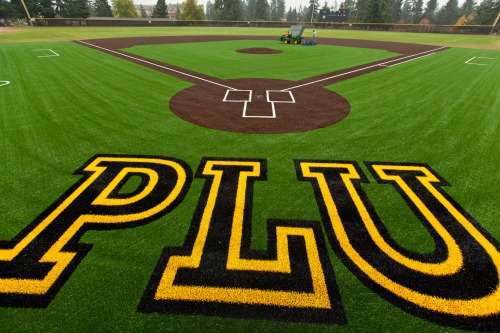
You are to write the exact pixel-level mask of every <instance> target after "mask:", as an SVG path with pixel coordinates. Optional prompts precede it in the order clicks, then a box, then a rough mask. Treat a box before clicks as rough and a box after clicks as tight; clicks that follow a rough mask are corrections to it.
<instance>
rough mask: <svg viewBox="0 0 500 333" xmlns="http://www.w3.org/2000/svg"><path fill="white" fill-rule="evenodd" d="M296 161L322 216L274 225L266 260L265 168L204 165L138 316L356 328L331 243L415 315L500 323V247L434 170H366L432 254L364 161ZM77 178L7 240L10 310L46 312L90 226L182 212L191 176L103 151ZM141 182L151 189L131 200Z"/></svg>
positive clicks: (5, 296)
mask: <svg viewBox="0 0 500 333" xmlns="http://www.w3.org/2000/svg"><path fill="white" fill-rule="evenodd" d="M294 165H295V170H296V174H297V179H298V181H300V182H307V183H310V185H311V191H313V192H314V195H315V198H316V202H317V205H318V210H319V212H320V215H321V221H310V220H308V221H305V220H284V219H272V218H270V219H269V220H268V222H267V233H268V245H267V250H265V251H263V250H254V249H252V247H251V244H250V243H251V234H252V231H251V230H252V218H251V216H252V210H253V207H252V205H253V194H254V184H255V182H265V181H266V179H267V161H266V160H263V159H236V158H234V159H231V158H203V159H202V160H201V162H200V165H199V167H198V170H197V172H196V174H195V177H196V178H199V179H201V180H204V187H203V188H202V190H201V193H200V195H199V201H198V205H197V208H196V209H195V211H194V213H193V218H192V221H191V226H190V229H189V232H188V235H187V237H186V239H185V242H184V245H183V246H180V247H165V249H164V251H163V253H162V254H161V256H160V258H159V260H158V263H157V265H156V268H155V269H154V271H153V272H152V273H151V278H150V281H149V283H148V285H147V286H145V291H144V294H143V296H142V299H141V300H138V303H139V306H138V311H140V312H158V313H180V314H205V315H216V316H234V317H245V318H264V319H273V320H275V319H278V320H284V321H297V320H299V321H305V322H312V323H324V324H334V325H346V324H348V322H347V317H346V313H345V310H344V307H343V302H342V299H341V298H340V292H339V287H338V285H337V280H336V276H335V271H334V269H333V268H332V263H331V260H332V258H331V257H330V256H329V254H328V247H330V248H331V249H332V250H333V251H334V252H335V254H336V255H337V256H338V257H339V258H340V259H341V260H342V262H343V263H344V264H345V266H346V267H347V268H349V270H351V271H352V272H353V274H354V275H355V276H356V277H358V278H359V280H360V281H362V282H363V283H364V284H365V285H366V286H368V287H369V288H370V289H371V290H373V291H374V292H375V293H377V294H379V295H381V296H382V297H383V298H385V299H386V300H388V301H389V302H391V303H392V304H394V305H395V306H397V307H400V308H401V309H403V310H405V311H407V312H409V313H411V314H413V315H416V316H419V317H421V318H424V319H426V320H430V321H434V322H437V323H439V324H443V325H450V326H460V327H467V328H473V329H474V328H475V329H498V328H499V327H498V318H499V315H500V282H499V281H500V252H499V244H498V242H497V241H496V240H495V239H494V238H493V237H492V236H491V235H489V234H488V233H487V232H486V231H485V230H483V229H482V228H481V226H480V225H479V224H478V223H477V222H476V221H475V220H474V219H473V218H472V217H471V216H470V215H469V214H468V213H467V212H466V211H464V209H462V208H461V207H460V206H459V205H458V204H457V203H456V202H455V201H454V200H453V199H452V198H451V197H450V196H449V195H448V194H447V193H446V192H445V191H443V190H442V186H446V185H447V183H446V181H445V180H444V179H442V178H441V177H440V176H439V175H438V174H437V173H436V172H435V171H434V170H432V169H431V168H430V167H429V166H427V165H425V164H404V163H386V162H366V163H365V165H366V167H367V168H368V170H369V171H370V172H371V173H372V174H373V177H374V178H375V179H376V181H377V182H378V183H380V184H389V185H391V186H392V187H394V189H395V190H396V191H397V193H399V194H400V195H401V197H402V198H403V199H404V201H405V202H406V204H407V205H408V207H410V208H411V210H412V211H413V212H414V214H415V216H416V217H417V218H418V219H419V220H420V221H421V222H422V224H423V225H424V226H425V227H426V228H427V230H429V232H430V234H431V235H432V237H433V239H434V242H435V250H434V251H433V252H432V253H431V254H425V255H424V254H418V253H415V252H412V251H409V250H407V249H405V248H404V247H402V246H400V245H399V244H397V242H395V241H394V239H392V238H391V237H390V235H389V234H388V232H387V231H386V229H385V227H384V223H383V220H382V219H381V218H380V217H379V215H378V214H377V212H376V211H375V208H374V206H373V205H372V203H371V202H370V200H369V199H368V196H367V195H366V193H365V192H364V190H363V188H362V186H361V185H362V184H363V183H367V182H368V180H367V178H366V176H365V175H364V174H363V172H362V170H361V168H360V166H359V165H358V163H356V162H352V161H331V160H322V161H318V160H295V161H294ZM77 173H78V174H81V175H82V179H81V180H79V181H78V182H77V183H76V184H75V185H74V186H72V187H71V188H70V189H69V190H68V191H67V192H66V193H65V194H63V195H62V196H61V197H60V198H59V199H58V200H57V201H56V202H55V203H54V204H53V205H51V206H50V207H49V208H47V210H45V212H43V213H42V214H41V215H40V216H39V217H37V218H36V219H35V220H34V221H33V222H32V223H31V224H30V225H29V226H28V227H27V228H26V229H25V230H23V231H22V232H21V233H19V235H17V236H16V237H14V239H13V240H12V241H10V242H3V243H2V244H1V246H0V267H1V270H0V304H1V305H3V306H10V307H13V306H14V307H15V306H22V307H45V306H47V305H48V304H50V303H51V302H53V301H54V300H53V299H54V297H55V295H56V294H57V293H58V291H59V290H60V288H61V287H62V286H63V285H64V283H65V282H66V281H67V280H68V279H69V278H71V275H72V273H73V271H74V270H75V269H77V267H78V265H79V263H80V262H81V261H82V260H84V258H85V255H86V254H87V253H88V251H90V246H89V245H85V244H80V243H79V240H80V238H81V237H82V236H83V234H84V233H85V232H86V231H87V230H92V229H93V230H103V232H105V231H104V230H109V229H118V228H131V227H136V226H139V225H143V224H146V223H153V221H154V220H156V219H158V218H160V217H162V216H164V215H166V214H169V213H170V212H172V211H173V210H174V209H176V207H177V206H178V205H179V204H180V203H181V202H182V201H183V199H184V197H185V195H186V194H187V192H188V191H189V190H190V185H191V183H192V181H193V174H192V171H191V168H190V166H189V165H188V164H187V163H185V162H184V161H182V160H179V159H176V158H167V157H152V156H110V155H102V156H101V155H98V156H95V157H93V158H91V159H90V160H89V161H88V162H87V163H86V164H85V165H83V166H82V167H81V168H80V169H79V170H77ZM131 177H136V178H139V179H140V182H139V184H138V185H137V186H136V187H135V188H134V190H133V191H130V192H127V193H123V192H122V191H121V189H122V188H123V186H125V184H126V183H127V181H128V180H130V179H131ZM380 186H384V185H380ZM295 204H298V203H295ZM325 239H326V241H325ZM54 302H55V301H54ZM365 306H369V305H365Z"/></svg>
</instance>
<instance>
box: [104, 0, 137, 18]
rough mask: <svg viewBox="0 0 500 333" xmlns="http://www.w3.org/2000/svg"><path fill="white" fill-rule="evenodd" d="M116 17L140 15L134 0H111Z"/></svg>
mask: <svg viewBox="0 0 500 333" xmlns="http://www.w3.org/2000/svg"><path fill="white" fill-rule="evenodd" d="M111 3H112V6H113V13H114V16H116V17H139V13H137V11H136V10H135V7H134V2H133V1H132V0H111Z"/></svg>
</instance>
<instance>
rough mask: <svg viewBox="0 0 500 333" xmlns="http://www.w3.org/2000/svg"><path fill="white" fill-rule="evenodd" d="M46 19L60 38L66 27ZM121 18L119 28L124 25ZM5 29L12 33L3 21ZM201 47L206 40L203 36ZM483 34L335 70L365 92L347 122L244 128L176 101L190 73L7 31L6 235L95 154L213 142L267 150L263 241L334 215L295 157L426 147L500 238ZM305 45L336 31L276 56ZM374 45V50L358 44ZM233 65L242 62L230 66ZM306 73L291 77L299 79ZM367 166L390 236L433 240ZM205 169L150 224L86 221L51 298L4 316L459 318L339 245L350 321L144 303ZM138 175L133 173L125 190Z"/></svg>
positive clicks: (492, 70) (187, 327)
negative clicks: (206, 123) (374, 274)
mask: <svg viewBox="0 0 500 333" xmlns="http://www.w3.org/2000/svg"><path fill="white" fill-rule="evenodd" d="M41 30H43V29H41ZM61 30H63V31H68V34H69V35H70V37H69V38H73V37H72V36H74V34H78V35H84V32H83V31H90V33H89V35H88V36H89V37H93V38H94V37H96V34H95V32H94V30H92V29H88V30H84V29H75V30H70V29H61ZM29 31H30V32H32V31H35V29H33V30H31V29H30V30H29ZM36 31H38V30H36ZM43 31H44V32H43V33H44V34H47V37H48V38H49V39H50V38H52V35H51V34H52V31H53V30H52V29H46V30H43ZM100 31H105V29H104V30H100ZM110 31H111V32H110V33H111V36H114V32H113V31H116V29H112V30H110ZM145 31H146V33H148V34H149V32H151V31H152V30H141V29H137V31H136V34H139V33H144V32H145ZM182 32H183V33H187V32H186V31H185V30H183V31H182ZM211 32H212V33H213V30H212V31H211ZM265 32H266V33H269V34H273V33H274V32H275V30H270V31H267V30H266V31H265ZM103 33H104V32H103ZM251 33H253V31H252V32H251ZM61 35H62V32H59V33H56V35H55V38H60V36H61ZM365 36H371V35H369V34H367V35H365ZM0 38H1V39H2V40H3V41H5V40H6V38H5V35H0ZM37 38H40V36H38V37H37ZM219 44H224V45H225V46H224V47H225V48H224V49H223V51H221V52H231V45H233V46H232V47H233V48H234V49H237V48H241V43H239V42H236V43H234V44H231V43H219ZM273 45H274V44H273ZM203 46H204V45H203ZM163 47H167V46H162V47H159V48H160V50H159V52H160V53H162V52H163ZM168 47H171V48H172V46H168ZM177 47H179V46H178V45H177V46H175V48H174V49H176V50H182V49H178V48H177ZM192 47H193V48H194V47H196V51H197V52H201V51H200V47H201V46H200V45H192ZM273 47H274V46H273ZM276 47H280V46H278V45H277V46H276ZM479 48H480V46H478V48H477V49H463V48H453V49H449V50H446V51H443V52H439V53H437V54H434V55H432V56H428V57H424V58H421V59H419V60H416V61H412V62H408V63H405V64H401V65H398V66H395V67H391V68H386V69H383V70H380V71H376V72H373V73H370V74H367V75H363V76H360V77H357V78H354V79H350V80H347V81H344V82H341V83H338V84H335V85H331V86H329V87H328V88H329V89H331V90H333V91H335V92H336V93H339V94H341V95H342V96H344V97H345V98H346V99H347V100H348V101H349V102H350V104H351V108H352V109H351V113H350V114H349V116H348V117H347V118H346V119H344V120H343V121H341V122H339V123H338V124H335V125H333V126H330V127H327V128H323V129H319V130H314V131H309V132H304V133H294V134H284V135H245V134H238V133H226V132H222V131H216V130H210V129H206V128H202V127H198V126H195V125H192V124H190V123H188V122H185V121H183V120H181V119H179V118H177V117H176V116H174V115H173V114H172V113H171V112H170V110H169V109H168V101H169V99H170V98H171V97H172V96H173V95H175V94H176V93H177V92H179V91H180V90H182V89H184V88H186V87H189V86H190V85H191V83H188V82H185V81H182V80H180V79H177V78H174V77H171V76H168V75H165V74H162V73H158V72H155V71H153V70H150V69H148V68H145V67H142V66H139V65H136V64H132V63H130V62H127V61H125V60H121V59H118V58H115V57H113V56H110V55H107V54H104V53H102V52H99V51H96V50H93V49H89V48H87V47H84V46H81V45H78V44H75V43H71V42H36V43H35V42H34V43H5V44H2V45H1V47H0V64H1V69H0V81H3V80H6V81H10V84H8V85H4V86H0V124H1V131H0V152H1V153H0V183H1V184H2V185H0V216H1V217H2V219H1V222H0V240H10V239H12V238H14V236H16V235H17V234H18V233H19V232H20V231H21V230H22V229H23V228H24V227H26V226H27V225H28V224H29V223H30V222H31V221H32V220H33V219H34V218H36V217H37V216H38V215H39V214H41V213H42V212H43V211H44V210H45V209H46V208H47V207H49V206H50V205H51V204H52V203H53V202H54V201H55V200H56V199H57V198H58V197H59V196H61V195H62V194H63V193H64V192H65V191H66V190H67V189H68V188H70V187H71V186H72V185H73V184H74V183H75V182H76V181H77V180H79V179H80V176H78V175H73V174H72V173H73V172H74V171H75V170H76V169H78V168H79V167H80V166H82V165H83V164H84V163H85V162H86V161H87V160H89V159H90V158H91V157H92V156H94V155H95V154H125V155H152V156H171V157H175V158H178V159H181V160H184V161H185V162H186V163H187V164H189V165H190V167H191V168H192V169H193V170H196V169H197V167H198V165H199V163H200V161H201V159H202V157H204V156H212V157H232V158H264V159H267V162H268V180H267V181H265V182H257V183H256V184H255V191H254V201H255V203H254V212H253V221H254V222H253V229H252V230H253V232H254V234H253V237H252V240H253V244H252V245H253V247H255V248H260V249H264V248H265V246H266V237H267V236H266V230H265V223H266V219H267V218H282V219H303V220H319V219H320V215H319V212H318V207H317V205H316V203H315V201H314V195H313V191H312V188H311V185H310V184H309V183H307V182H299V181H297V179H296V173H295V170H294V165H293V160H294V159H328V160H347V161H357V162H358V163H360V164H361V163H362V162H363V161H386V162H417V163H427V164H429V166H430V167H432V168H433V169H434V170H436V171H437V172H438V173H439V174H440V175H441V176H442V177H444V178H445V179H446V180H447V181H448V182H449V183H450V184H451V185H452V186H450V187H446V191H447V192H448V193H449V194H450V195H451V196H452V197H453V199H454V200H455V201H457V202H458V203H459V204H460V205H461V206H462V207H463V208H464V209H465V210H466V211H467V212H469V213H470V214H471V215H472V216H473V217H474V218H475V219H476V220H477V221H478V222H479V223H480V224H481V225H482V227H484V228H485V229H486V230H487V231H488V232H489V233H490V234H491V235H492V236H493V237H494V238H495V239H497V240H498V239H500V227H499V225H498V220H499V214H498V202H499V196H498V186H499V184H500V173H499V172H498V169H499V167H500V162H499V159H498V152H499V151H500V117H499V116H498V110H500V90H499V86H498V73H500V61H499V60H500V57H499V54H498V52H497V51H488V50H479ZM44 49H51V50H53V51H55V52H57V53H58V54H59V55H60V56H59V57H39V56H40V55H51V53H50V52H48V51H43V50H44ZM331 49H333V50H334V51H335V52H337V51H338V52H344V51H345V50H343V49H342V50H340V49H341V48H331ZM35 50H42V51H35ZM304 50H311V51H313V52H318V53H321V52H324V51H325V50H328V51H330V47H326V46H325V47H323V46H321V47H318V48H317V49H313V48H305V47H300V46H299V47H298V48H296V47H294V46H287V50H286V52H285V53H284V54H281V55H278V56H283V57H290V58H294V57H295V56H297V58H298V57H299V56H304V54H303V52H305V51H304ZM157 51H158V50H156V49H155V48H152V49H151V52H157ZM183 51H185V50H183ZM179 52H180V51H179ZM204 52H208V51H207V50H206V49H205V50H204ZM361 53H363V52H361ZM231 56H235V55H233V53H231ZM236 56H238V57H240V56H239V55H236ZM242 57H243V56H242ZM258 57H259V56H258ZM258 57H257V58H256V59H259V58H258ZM273 57H274V56H273ZM372 57H373V54H370V56H367V58H370V59H372V60H371V61H373V58H372ZM472 57H484V58H492V59H491V60H489V59H483V60H482V61H483V63H484V64H485V65H467V64H465V62H466V61H467V60H468V59H471V58H472ZM178 58H179V57H178ZM249 58H251V57H249ZM276 58H277V60H276V61H277V62H279V60H280V58H278V57H276ZM188 60H189V59H188ZM361 60H362V55H360V58H359V59H352V61H353V62H356V61H361ZM214 61H215V60H214ZM238 61H239V60H238ZM273 61H274V60H273ZM190 62H191V63H192V60H191V61H190ZM260 63H261V62H260V61H256V63H255V66H256V67H258V66H259V64H260ZM194 65H196V64H194ZM194 65H193V66H194ZM303 66H304V72H303V73H301V75H305V74H304V73H306V72H307V71H306V70H310V71H311V72H317V71H318V68H317V67H318V66H317V62H316V61H305V62H303ZM333 66H335V65H333ZM342 66H347V63H344V64H343V65H342ZM236 69H237V68H236ZM215 74H217V75H215ZM215 74H214V76H218V77H219V73H215ZM220 75H225V76H227V77H232V76H231V75H234V77H237V76H238V75H239V73H238V72H236V70H235V68H231V67H229V66H228V67H224V73H223V74H220ZM259 75H260V74H259ZM270 75H271V73H270ZM272 75H277V74H276V73H274V74H272ZM294 75H295V74H293V75H291V76H290V77H288V79H296V78H295V77H294ZM0 83H1V82H0ZM362 168H363V170H364V172H365V174H366V175H367V176H368V178H369V179H370V180H371V182H372V183H371V184H367V185H364V187H363V188H364V189H365V191H366V192H367V195H368V196H369V198H370V200H371V201H372V203H373V205H374V206H375V208H376V209H377V212H378V213H379V214H380V216H381V218H382V219H383V221H384V223H385V224H386V226H387V229H388V230H389V232H390V234H391V236H392V237H393V238H394V239H395V240H396V241H397V243H399V244H401V245H402V246H403V247H406V248H408V249H410V250H413V251H416V252H419V253H429V252H432V250H433V243H432V239H431V238H430V236H429V234H428V233H427V231H426V230H425V229H424V228H423V227H422V226H421V224H420V222H418V221H417V220H416V218H415V216H414V215H413V213H412V212H411V211H410V210H409V209H408V208H407V207H406V206H405V205H404V204H403V203H402V200H401V198H400V197H399V196H398V195H397V194H396V193H395V191H394V190H393V189H392V188H391V187H390V186H389V185H378V184H375V183H374V182H373V177H371V176H370V175H369V173H368V171H367V169H366V167H364V166H363V167H362ZM203 184H204V181H203V180H201V179H195V180H194V181H193V184H192V186H191V188H190V190H189V192H188V194H187V197H186V198H185V199H184V201H183V202H182V203H181V204H180V205H179V206H178V207H177V208H176V209H175V210H174V211H173V212H171V213H169V214H168V215H166V216H165V217H163V218H160V219H158V220H156V221H153V222H151V223H149V224H147V225H145V226H141V227H137V228H131V229H122V230H110V231H88V232H86V233H85V234H84V236H83V237H82V239H81V242H82V243H89V244H92V245H93V247H92V249H91V251H90V252H89V253H88V255H87V256H86V257H85V258H84V259H83V261H82V262H81V263H80V264H79V265H78V267H77V268H76V270H75V271H74V273H73V274H72V275H71V278H70V279H69V280H68V281H67V282H66V283H65V284H64V286H63V287H62V288H61V290H60V291H59V292H58V294H57V296H56V297H55V299H54V300H53V301H52V302H51V304H50V305H49V306H48V308H46V309H23V308H17V309H16V308H6V307H4V308H0V331H2V332H4V331H5V332H109V331H114V332H126V331H127V332H144V331H146V332H152V331H166V332H235V331H237V332H304V331H307V332H361V331H370V332H402V331H404V332H454V331H457V332H460V330H456V329H452V328H449V327H443V326H439V325H437V324H433V323H431V322H427V321H425V320H422V319H419V318H417V317H415V316H412V315H410V314H408V313H406V312H404V311H402V310H400V309H399V308H397V307H395V306H393V305H391V304H390V303H388V302H387V301H385V300H383V299H382V298H380V297H379V296H378V295H377V294H375V293H374V292H372V291H371V290H370V289H368V288H367V287H365V286H364V285H363V284H362V283H361V282H359V281H358V279H357V278H356V277H355V276H354V275H353V274H352V273H351V272H350V271H349V270H348V269H347V268H346V267H345V266H344V265H342V264H341V262H340V261H339V259H338V258H337V257H336V255H335V254H333V252H330V254H331V261H332V265H333V268H334V270H335V274H336V279H337V283H338V286H339V289H340V293H341V296H342V301H343V305H344V307H345V311H346V315H347V320H348V325H347V326H345V327H329V326H325V325H317V324H294V323H284V322H277V321H271V320H243V319H234V318H217V317H209V316H194V315H168V314H143V313H139V312H137V311H136V308H137V305H138V303H139V301H140V299H141V297H142V295H143V293H144V290H145V287H146V284H147V282H148V280H149V278H150V275H151V273H152V271H153V269H154V267H155V265H156V263H157V261H158V258H159V256H160V253H161V251H162V249H163V247H165V246H171V247H174V246H181V245H182V244H183V242H184V240H185V237H186V234H187V231H188V228H189V225H190V222H191V218H192V215H193V212H194V210H195V208H196V204H197V202H198V197H199V195H200V193H201V189H202V186H203ZM133 188H134V183H133V181H132V182H131V183H130V184H127V186H126V187H124V189H123V191H124V193H126V192H127V191H133Z"/></svg>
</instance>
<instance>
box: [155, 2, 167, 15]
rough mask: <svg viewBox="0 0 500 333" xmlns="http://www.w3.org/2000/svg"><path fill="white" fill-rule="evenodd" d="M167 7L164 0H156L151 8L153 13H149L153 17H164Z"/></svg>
mask: <svg viewBox="0 0 500 333" xmlns="http://www.w3.org/2000/svg"><path fill="white" fill-rule="evenodd" d="M167 10H168V8H167V5H166V4H165V0H158V1H157V2H156V5H155V7H154V9H153V13H152V14H151V17H154V18H166V17H167V14H168V12H167Z"/></svg>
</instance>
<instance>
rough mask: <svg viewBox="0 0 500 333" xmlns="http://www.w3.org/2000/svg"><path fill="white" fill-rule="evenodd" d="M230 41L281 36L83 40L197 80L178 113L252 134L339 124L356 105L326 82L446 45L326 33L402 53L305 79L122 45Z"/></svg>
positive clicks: (176, 101)
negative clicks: (209, 70)
mask: <svg viewBox="0 0 500 333" xmlns="http://www.w3.org/2000/svg"><path fill="white" fill-rule="evenodd" d="M226 40H276V38H273V37H266V36H161V37H134V38H114V39H94V40H86V41H78V43H81V44H83V45H86V46H89V47H92V48H96V49H98V50H100V51H104V52H106V53H109V54H112V55H114V56H118V57H120V58H123V59H126V60H129V61H132V62H134V63H137V64H140V65H143V66H146V67H149V68H151V69H154V70H157V71H160V72H162V73H165V74H168V75H172V76H175V77H178V78H180V79H183V80H186V81H189V82H191V83H193V84H194V86H192V87H190V88H187V89H184V90H183V91H181V92H179V93H178V94H176V95H175V96H174V97H173V98H172V99H171V100H170V105H169V106H170V109H171V110H172V112H173V113H174V114H175V115H177V116H178V117H180V118H182V119H184V120H186V121H188V122H190V123H193V124H196V125H199V126H202V127H207V128H212V129H217V130H222V131H229V132H239V133H247V134H278V133H291V132H303V131H309V130H313V129H317V128H323V127H327V126H330V125H332V124H335V123H337V122H339V121H341V120H342V119H344V118H345V117H347V115H348V114H349V111H350V105H349V102H348V101H347V100H346V99H345V98H344V97H342V96H340V95H339V94H336V93H335V92H333V91H330V90H328V89H325V88H324V87H325V86H328V85H331V84H333V83H337V82H340V81H343V80H346V79H350V78H353V77H356V76H359V75H363V74H366V73H370V72H373V71H376V70H379V69H383V68H385V67H386V66H387V65H394V64H397V63H398V62H403V61H408V60H411V59H414V58H418V57H420V56H423V55H426V54H430V53H432V52H437V51H441V50H444V49H445V48H437V47H436V46H431V45H420V44H407V43H394V42H379V41H366V40H351V39H335V38H322V39H321V40H318V43H321V44H327V45H338V46H350V47H361V48H373V49H384V50H387V51H390V52H395V53H399V54H402V55H401V56H398V57H395V58H391V59H385V60H382V61H378V62H373V63H368V64H364V65H362V66H357V67H352V68H348V69H345V70H342V71H338V72H334V73H327V74H324V75H320V76H315V77H310V78H307V79H304V80H301V81H284V80H271V79H233V80H221V79H219V78H215V77H211V76H208V75H204V74H201V73H197V72H193V71H190V70H187V69H185V68H179V67H176V66H172V65H169V64H165V63H162V62H159V61H156V60H152V59H148V58H144V57H140V56H137V55H133V54H129V53H126V52H123V51H121V50H120V49H123V48H128V47H132V46H135V45H152V44H170V43H193V42H209V41H226ZM277 42H278V41H277ZM291 47H292V46H291ZM309 47H310V46H309ZM235 51H236V52H244V53H255V54H270V53H276V52H280V51H279V50H273V49H269V48H254V49H244V50H235ZM385 64H387V65H385ZM304 115H307V116H304Z"/></svg>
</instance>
